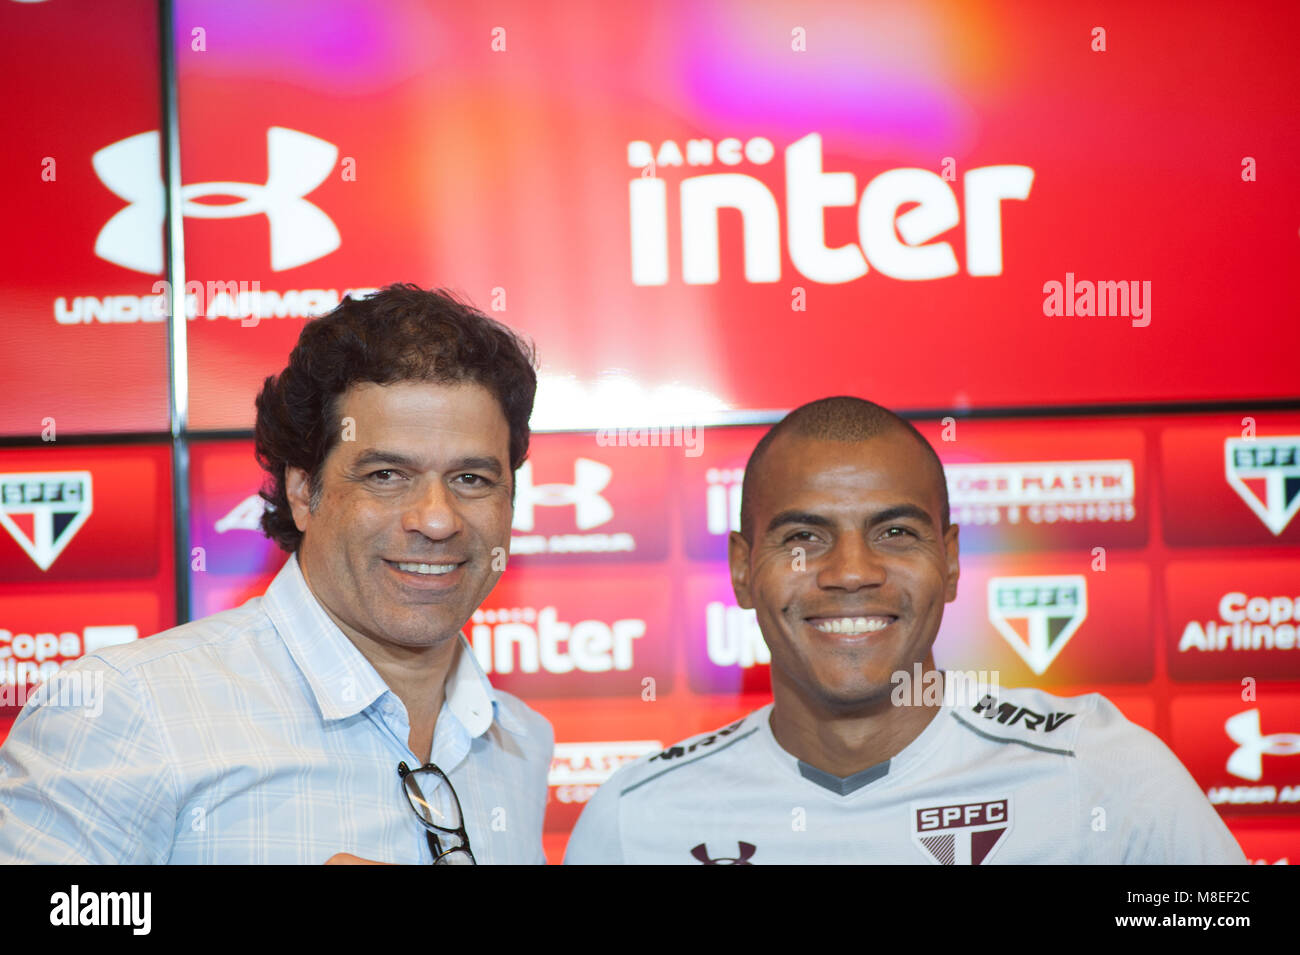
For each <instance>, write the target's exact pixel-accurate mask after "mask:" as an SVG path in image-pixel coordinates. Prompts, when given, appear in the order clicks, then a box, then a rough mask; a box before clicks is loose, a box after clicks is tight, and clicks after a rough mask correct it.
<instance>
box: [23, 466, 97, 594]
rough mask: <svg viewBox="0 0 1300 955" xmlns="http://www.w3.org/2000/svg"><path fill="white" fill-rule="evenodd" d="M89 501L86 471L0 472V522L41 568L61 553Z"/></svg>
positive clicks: (81, 521)
mask: <svg viewBox="0 0 1300 955" xmlns="http://www.w3.org/2000/svg"><path fill="white" fill-rule="evenodd" d="M93 504H94V501H93V495H92V493H91V480H90V472H89V471H37V472H31V473H27V474H0V524H3V525H4V529H5V530H7V531H8V532H9V536H10V537H12V538H13V539H14V540H16V541H17V542H18V546H19V547H21V548H22V549H23V550H24V551H26V552H27V556H28V557H30V558H31V559H32V560H33V561H34V562H35V563H36V566H37V567H39V568H40V569H41V570H49V569H50V565H51V564H53V563H54V561H55V558H57V557H58V556H59V554H61V553H63V548H65V547H67V546H68V542H69V541H70V540H72V538H73V536H74V535H75V534H76V533H77V531H79V530H80V529H81V525H82V524H85V523H86V519H87V518H88V517H90V512H91V509H92V507H93Z"/></svg>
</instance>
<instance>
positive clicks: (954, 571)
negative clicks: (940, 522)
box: [943, 524, 961, 603]
mask: <svg viewBox="0 0 1300 955" xmlns="http://www.w3.org/2000/svg"><path fill="white" fill-rule="evenodd" d="M960 531H961V528H960V527H959V526H958V525H956V524H949V525H948V529H947V530H946V531H944V532H943V543H944V549H945V550H946V551H947V552H948V588H947V591H946V592H945V593H944V596H943V602H944V603H952V602H953V601H954V600H956V599H957V578H958V577H960V576H961V565H960V562H959V561H958V556H959V553H958V552H959V550H960V548H959V546H958V540H957V538H958V534H959V532H960Z"/></svg>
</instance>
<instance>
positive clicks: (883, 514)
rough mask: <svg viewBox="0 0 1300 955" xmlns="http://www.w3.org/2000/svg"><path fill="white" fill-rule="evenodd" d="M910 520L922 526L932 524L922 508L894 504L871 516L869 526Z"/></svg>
mask: <svg viewBox="0 0 1300 955" xmlns="http://www.w3.org/2000/svg"><path fill="white" fill-rule="evenodd" d="M907 518H911V519H912V520H916V521H920V522H921V523H922V524H932V523H934V522H935V521H934V518H933V517H931V516H930V514H929V512H928V511H926V510H925V508H923V507H917V506H916V505H915V504H896V505H895V506H893V507H887V508H885V509H884V510H883V511H878V512H877V513H875V514H873V515H871V524H872V525H876V524H884V523H886V522H888V521H898V520H904V519H907Z"/></svg>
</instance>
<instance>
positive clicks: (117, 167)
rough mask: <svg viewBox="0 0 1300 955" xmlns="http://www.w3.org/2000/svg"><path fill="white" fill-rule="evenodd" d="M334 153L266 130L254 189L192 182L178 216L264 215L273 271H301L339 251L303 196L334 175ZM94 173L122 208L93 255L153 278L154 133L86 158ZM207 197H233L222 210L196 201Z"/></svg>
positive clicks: (334, 234)
mask: <svg viewBox="0 0 1300 955" xmlns="http://www.w3.org/2000/svg"><path fill="white" fill-rule="evenodd" d="M338 154H339V151H338V148H337V147H336V146H334V145H333V144H332V143H327V142H326V141H325V140H323V139H317V138H316V137H315V136H309V135H308V134H307V133H300V132H298V131H297V130H295V129H286V128H285V127H283V126H272V127H270V128H269V129H268V130H267V131H266V165H267V176H266V182H265V183H263V184H259V183H252V182H192V183H190V184H189V185H187V186H182V187H181V200H182V203H183V204H182V210H183V212H184V214H185V215H186V216H187V217H189V218H193V219H237V218H240V217H242V216H252V215H259V214H260V215H264V216H266V220H267V222H268V223H269V224H270V228H271V269H272V271H275V272H280V271H283V270H284V269H291V268H294V267H295V266H299V265H303V264H305V263H307V262H311V261H313V260H315V259H319V258H320V257H321V256H324V255H328V254H329V253H331V252H333V251H334V250H335V249H337V248H338V247H339V244H340V242H341V240H340V238H339V230H338V229H337V228H336V227H335V226H334V222H333V220H331V219H330V217H329V216H327V215H326V214H325V213H324V212H322V211H321V210H320V209H319V208H317V207H316V206H315V205H313V204H312V203H310V202H308V201H307V200H306V199H304V198H303V197H304V196H306V195H307V194H308V193H310V192H312V191H313V190H315V189H316V188H317V187H318V186H319V185H320V184H321V183H322V182H324V181H325V179H326V177H327V176H329V174H330V172H331V171H333V169H334V160H335V159H336V158H338ZM91 163H92V164H93V165H94V167H95V173H96V175H98V176H99V178H100V181H101V182H103V183H104V185H105V186H107V187H108V188H109V189H110V190H111V191H112V192H113V193H114V194H116V195H117V196H118V197H119V198H121V199H125V200H126V201H127V203H128V205H127V206H126V208H124V209H122V210H120V211H119V212H117V213H116V214H115V215H114V216H113V217H112V218H111V219H109V220H108V222H107V223H106V224H105V225H104V228H102V229H100V231H99V236H98V237H97V238H96V239H95V254H96V255H97V256H99V257H100V258H101V259H107V260H108V261H109V262H112V263H113V264H114V265H120V266H123V267H124V268H128V269H134V270H135V271H137V272H148V273H150V274H152V275H157V274H159V273H160V272H162V270H163V241H162V226H163V216H164V212H165V210H164V208H163V203H164V193H163V183H162V179H160V178H159V176H158V170H159V169H160V168H161V167H162V159H161V154H160V148H159V137H158V132H157V131H156V130H155V131H153V132H148V133H140V134H139V135H137V136H131V137H129V138H127V139H123V140H119V141H118V142H115V143H113V144H112V145H110V146H105V147H104V148H103V149H101V150H99V152H97V153H95V155H94V156H93V157H91ZM207 196H236V197H238V198H239V199H241V200H242V201H240V202H233V203H228V204H225V205H211V204H209V203H203V202H196V201H195V200H196V199H202V198H204V197H207Z"/></svg>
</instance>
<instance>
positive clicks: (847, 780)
mask: <svg viewBox="0 0 1300 955" xmlns="http://www.w3.org/2000/svg"><path fill="white" fill-rule="evenodd" d="M888 773H889V760H885V761H884V762H883V763H877V764H876V765H875V766H871V767H868V768H867V769H863V770H860V771H859V772H856V773H853V774H852V775H851V776H836V775H835V774H834V773H828V772H826V770H824V769H818V768H817V767H816V766H809V765H808V764H807V763H805V762H804V761H803V760H802V759H801V760H799V775H800V776H802V777H803V778H804V779H806V780H808V781H809V782H810V783H816V784H817V785H818V786H821V787H822V788H823V789H829V790H830V791H831V792H833V793H835V795H837V796H847V795H849V794H850V793H855V792H857V791H858V790H859V789H861V788H862V787H863V786H865V785H866V784H867V783H874V782H875V781H876V780H877V779H880V778H881V777H882V776H885V775H888Z"/></svg>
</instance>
